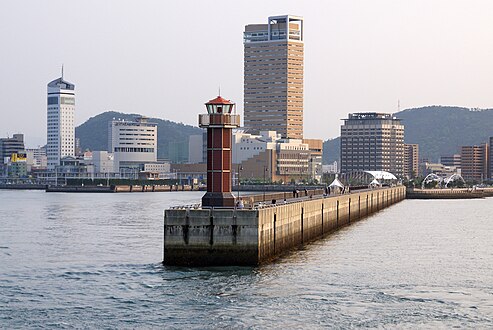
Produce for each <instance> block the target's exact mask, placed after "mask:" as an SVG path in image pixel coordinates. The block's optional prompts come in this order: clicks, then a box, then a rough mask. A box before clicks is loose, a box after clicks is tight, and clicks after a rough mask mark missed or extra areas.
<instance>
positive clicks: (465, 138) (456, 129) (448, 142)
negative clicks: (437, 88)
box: [324, 106, 493, 163]
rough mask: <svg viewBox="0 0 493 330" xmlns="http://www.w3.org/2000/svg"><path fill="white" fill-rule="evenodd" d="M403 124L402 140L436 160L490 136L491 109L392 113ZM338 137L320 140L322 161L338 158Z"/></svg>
mask: <svg viewBox="0 0 493 330" xmlns="http://www.w3.org/2000/svg"><path fill="white" fill-rule="evenodd" d="M395 116H396V117H397V118H400V119H402V123H403V124H404V126H405V137H404V141H405V143H417V144H419V153H420V158H428V159H429V160H430V161H433V162H435V161H438V160H439V158H440V156H441V155H452V154H454V153H458V152H460V149H459V148H460V146H463V145H479V144H481V143H484V142H488V140H489V137H490V136H493V109H485V110H475V109H468V108H460V107H445V106H429V107H422V108H414V109H407V110H403V111H400V112H397V113H395ZM339 154H340V138H335V139H332V140H327V141H325V142H324V163H331V162H333V161H334V160H338V159H339Z"/></svg>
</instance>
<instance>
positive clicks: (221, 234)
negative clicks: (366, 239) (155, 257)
mask: <svg viewBox="0 0 493 330" xmlns="http://www.w3.org/2000/svg"><path fill="white" fill-rule="evenodd" d="M405 197H406V190H405V187H392V188H385V189H378V190H368V191H361V192H355V193H351V194H346V195H340V196H333V197H332V196H331V197H325V198H323V197H322V196H315V197H313V198H310V199H304V200H302V201H296V202H292V203H286V204H277V205H272V206H268V207H264V208H259V209H251V210H246V209H242V210H232V209H227V210H226V209H170V210H166V211H165V218H164V261H163V262H164V264H167V265H187V266H214V265H258V264H261V263H265V262H268V261H269V260H272V259H274V258H276V257H277V256H279V255H281V254H283V253H286V252H287V251H289V250H291V249H293V248H296V247H298V246H300V245H303V244H305V243H307V242H310V241H312V240H314V239H317V238H320V237H323V236H325V235H327V234H328V233H330V232H333V231H334V230H336V229H338V228H340V227H343V226H346V225H348V224H350V223H351V222H355V221H357V220H359V219H361V218H364V217H365V216H367V215H369V214H372V213H374V212H377V211H379V210H381V209H383V208H385V207H387V206H390V205H392V204H394V203H397V202H399V201H401V200H403V199H404V198H405Z"/></svg>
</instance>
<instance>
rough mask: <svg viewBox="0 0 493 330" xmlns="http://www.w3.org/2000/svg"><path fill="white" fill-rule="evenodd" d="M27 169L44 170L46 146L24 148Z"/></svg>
mask: <svg viewBox="0 0 493 330" xmlns="http://www.w3.org/2000/svg"><path fill="white" fill-rule="evenodd" d="M26 157H27V171H28V172H31V171H33V170H46V167H47V165H48V158H47V157H46V147H40V148H30V149H26Z"/></svg>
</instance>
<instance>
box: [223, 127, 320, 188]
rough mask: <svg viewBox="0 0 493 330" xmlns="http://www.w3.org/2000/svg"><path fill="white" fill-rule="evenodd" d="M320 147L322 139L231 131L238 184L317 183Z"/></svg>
mask: <svg viewBox="0 0 493 330" xmlns="http://www.w3.org/2000/svg"><path fill="white" fill-rule="evenodd" d="M305 142H306V143H305ZM321 144H322V141H321V140H306V141H304V140H301V139H283V138H282V137H281V135H280V134H279V133H277V132H275V131H261V132H260V134H252V133H249V132H247V131H245V130H243V129H240V130H236V131H234V132H233V145H232V148H233V164H234V166H233V168H234V170H235V171H236V173H238V172H239V176H241V178H240V179H241V181H245V180H252V181H262V182H263V181H266V182H279V181H282V182H284V183H287V182H291V181H292V180H294V181H303V180H304V181H311V180H314V179H316V180H318V181H320V179H321V175H322V148H321ZM237 176H238V174H237Z"/></svg>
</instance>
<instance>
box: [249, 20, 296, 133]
mask: <svg viewBox="0 0 493 330" xmlns="http://www.w3.org/2000/svg"><path fill="white" fill-rule="evenodd" d="M243 41H244V46H245V58H244V110H245V127H248V128H252V129H254V130H255V131H277V132H278V133H280V134H281V136H282V137H283V138H293V139H301V138H303V53H304V51H303V18H301V17H298V16H290V15H284V16H271V17H269V19H268V23H267V24H250V25H247V26H245V32H244V39H243Z"/></svg>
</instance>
